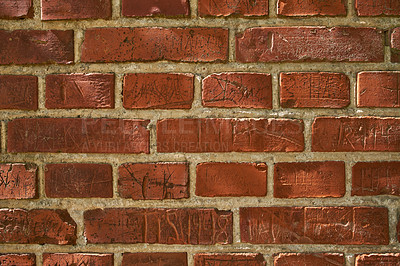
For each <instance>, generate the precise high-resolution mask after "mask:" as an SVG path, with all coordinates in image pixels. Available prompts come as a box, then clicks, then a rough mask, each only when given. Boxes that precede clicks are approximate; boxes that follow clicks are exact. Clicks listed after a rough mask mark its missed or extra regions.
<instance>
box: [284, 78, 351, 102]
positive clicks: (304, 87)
mask: <svg viewBox="0 0 400 266" xmlns="http://www.w3.org/2000/svg"><path fill="white" fill-rule="evenodd" d="M280 97H281V106H282V107H285V108H296V107H299V108H304V107H306V108H307V107H310V108H344V107H346V106H348V105H349V104H350V81H349V78H348V77H347V76H346V75H345V74H341V73H328V72H297V73H296V72H291V73H281V74H280Z"/></svg>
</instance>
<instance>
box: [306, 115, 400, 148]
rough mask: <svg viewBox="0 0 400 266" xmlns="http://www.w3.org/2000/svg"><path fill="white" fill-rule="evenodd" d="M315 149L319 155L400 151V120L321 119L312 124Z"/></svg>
mask: <svg viewBox="0 0 400 266" xmlns="http://www.w3.org/2000/svg"><path fill="white" fill-rule="evenodd" d="M312 150H313V151H319V152H353V151H381V152H384V151H385V152H389V151H392V152H394V151H400V119H399V118H380V117H318V118H316V119H315V120H314V123H313V125H312Z"/></svg>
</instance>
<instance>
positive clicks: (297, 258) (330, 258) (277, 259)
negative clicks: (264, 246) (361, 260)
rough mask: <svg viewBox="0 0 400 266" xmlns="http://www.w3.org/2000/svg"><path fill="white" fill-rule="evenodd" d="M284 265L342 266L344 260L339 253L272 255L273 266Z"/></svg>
mask: <svg viewBox="0 0 400 266" xmlns="http://www.w3.org/2000/svg"><path fill="white" fill-rule="evenodd" d="M286 265H302V266H303V265H304V266H307V265H310V266H312V265H315V266H318V265H324V266H340V265H342V266H344V265H345V260H344V256H343V254H341V253H279V254H275V255H274V266H286Z"/></svg>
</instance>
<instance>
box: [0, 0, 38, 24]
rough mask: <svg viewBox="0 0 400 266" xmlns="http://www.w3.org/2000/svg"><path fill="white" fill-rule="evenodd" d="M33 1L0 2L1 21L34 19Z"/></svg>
mask: <svg viewBox="0 0 400 266" xmlns="http://www.w3.org/2000/svg"><path fill="white" fill-rule="evenodd" d="M32 17H33V5H32V0H18V1H15V0H2V1H0V19H19V18H32Z"/></svg>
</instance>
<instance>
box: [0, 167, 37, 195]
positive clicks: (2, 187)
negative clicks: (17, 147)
mask: <svg viewBox="0 0 400 266" xmlns="http://www.w3.org/2000/svg"><path fill="white" fill-rule="evenodd" d="M37 196H38V191H37V166H36V165H34V164H18V163H13V164H11V163H9V164H0V199H34V198H37Z"/></svg>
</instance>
